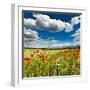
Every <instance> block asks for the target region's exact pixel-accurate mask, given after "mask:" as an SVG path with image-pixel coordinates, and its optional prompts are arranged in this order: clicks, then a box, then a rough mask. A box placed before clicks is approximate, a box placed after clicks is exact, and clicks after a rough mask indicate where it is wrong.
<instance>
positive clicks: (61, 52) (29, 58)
mask: <svg viewBox="0 0 90 90" xmlns="http://www.w3.org/2000/svg"><path fill="white" fill-rule="evenodd" d="M65 75H80V49H24V77H25V78H28V77H42V76H44V77H45V76H65Z"/></svg>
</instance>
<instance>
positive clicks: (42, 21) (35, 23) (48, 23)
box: [24, 14, 73, 32]
mask: <svg viewBox="0 0 90 90" xmlns="http://www.w3.org/2000/svg"><path fill="white" fill-rule="evenodd" d="M33 17H34V19H31V18H28V19H24V25H25V26H28V27H30V28H31V29H33V30H34V29H41V30H47V31H50V32H59V31H63V30H65V32H70V31H72V30H73V27H72V25H71V24H70V23H68V22H64V21H62V20H60V19H52V18H50V17H49V16H48V15H44V14H33Z"/></svg>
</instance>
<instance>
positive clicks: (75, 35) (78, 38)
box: [71, 29, 80, 41]
mask: <svg viewBox="0 0 90 90" xmlns="http://www.w3.org/2000/svg"><path fill="white" fill-rule="evenodd" d="M71 37H74V41H80V29H78V30H76V32H75V33H74V34H72V35H71Z"/></svg>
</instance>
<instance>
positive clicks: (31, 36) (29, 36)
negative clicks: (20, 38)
mask: <svg viewBox="0 0 90 90" xmlns="http://www.w3.org/2000/svg"><path fill="white" fill-rule="evenodd" d="M24 38H25V40H31V41H33V40H37V39H39V36H38V33H37V32H36V31H33V30H31V29H26V28H25V27H24Z"/></svg>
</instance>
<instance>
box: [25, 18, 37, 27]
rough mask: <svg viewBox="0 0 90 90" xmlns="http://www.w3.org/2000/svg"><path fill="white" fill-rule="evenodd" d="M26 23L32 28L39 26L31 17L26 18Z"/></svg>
mask: <svg viewBox="0 0 90 90" xmlns="http://www.w3.org/2000/svg"><path fill="white" fill-rule="evenodd" d="M24 25H25V26H28V27H30V28H31V29H35V28H37V26H36V21H35V20H34V19H31V18H28V19H24Z"/></svg>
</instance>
